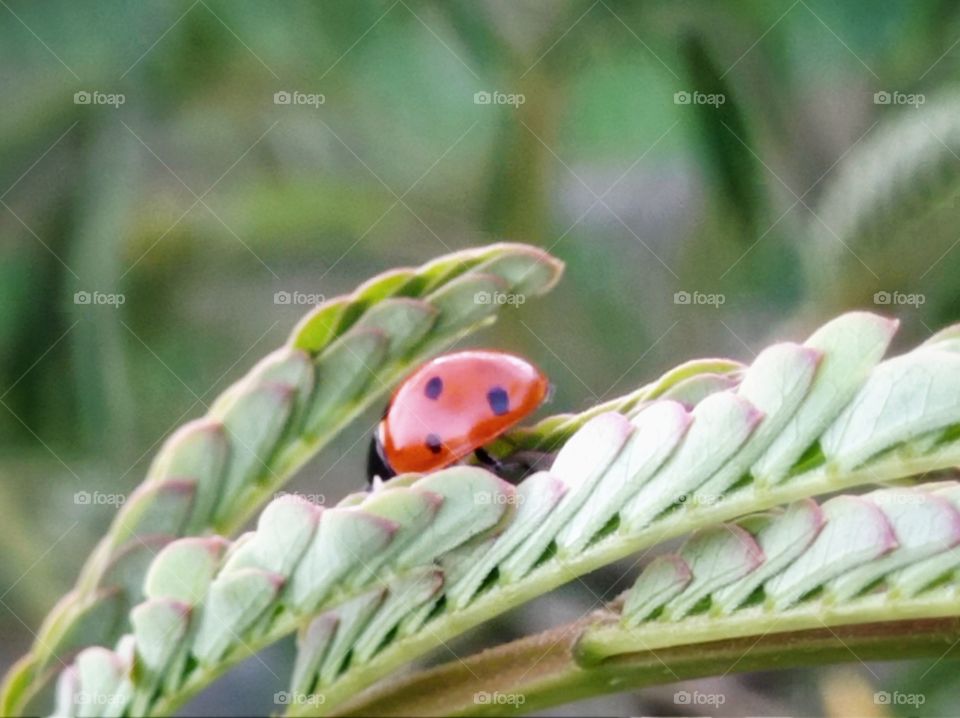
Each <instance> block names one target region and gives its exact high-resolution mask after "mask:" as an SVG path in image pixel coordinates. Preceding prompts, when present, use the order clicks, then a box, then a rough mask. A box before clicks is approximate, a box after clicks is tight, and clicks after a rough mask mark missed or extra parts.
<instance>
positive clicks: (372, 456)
mask: <svg viewBox="0 0 960 718" xmlns="http://www.w3.org/2000/svg"><path fill="white" fill-rule="evenodd" d="M375 476H378V477H380V479H382V480H383V481H386V480H387V479H389V478H392V477H393V476H396V472H395V471H394V470H393V469H392V468H390V464H388V463H387V458H386V457H385V456H384V455H383V447H382V446H381V445H380V439H379V437H377V436H374V437H373V439H371V440H370V450H369V451H368V452H367V491H370V490H371V489H372V488H373V479H374V477H375Z"/></svg>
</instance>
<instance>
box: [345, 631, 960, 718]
mask: <svg viewBox="0 0 960 718" xmlns="http://www.w3.org/2000/svg"><path fill="white" fill-rule="evenodd" d="M595 620H596V618H593V619H585V620H584V621H581V622H578V623H574V624H570V625H567V626H562V627H559V628H554V629H551V630H549V631H546V632H545V633H541V634H538V635H536V636H529V637H527V638H524V639H522V640H519V641H514V642H513V643H508V644H506V645H503V646H498V647H497V648H494V649H491V650H488V651H484V652H483V653H479V654H477V655H474V656H470V657H468V658H466V659H463V660H458V661H452V662H450V663H447V664H445V665H443V666H439V667H437V668H434V669H431V670H428V671H422V672H419V673H416V674H414V675H412V676H405V677H402V678H398V679H396V680H393V681H389V682H387V683H385V684H383V685H381V686H377V687H375V688H372V689H369V690H367V691H365V692H364V693H362V694H359V695H357V696H356V697H355V698H354V699H353V700H351V701H350V702H349V703H346V704H344V705H341V706H340V708H339V710H338V712H337V715H356V716H381V715H382V716H433V715H436V716H470V715H516V714H517V713H521V712H522V713H529V712H533V711H537V710H543V709H545V708H550V707H552V706H556V705H561V704H564V703H570V702H572V701H576V700H582V699H584V698H590V697H592V696H598V695H603V694H607V693H616V692H621V691H627V690H635V689H638V688H643V687H645V686H649V685H654V684H664V683H672V682H675V681H681V680H687V679H691V678H699V677H703V676H710V675H717V674H720V673H730V672H741V671H751V670H758V669H763V670H770V669H784V668H791V667H796V666H807V665H822V664H825V663H835V662H843V661H853V660H860V661H866V660H890V659H904V658H918V657H927V656H935V657H937V658H938V659H942V658H945V657H947V655H948V654H950V653H951V652H954V653H960V649H958V648H957V644H958V643H960V618H956V617H952V618H935V619H910V620H901V621H890V622H877V623H866V624H858V625H851V626H839V627H835V628H827V627H821V628H817V629H810V630H803V631H791V632H786V633H777V634H767V635H762V636H761V637H760V638H756V637H755V636H745V637H741V638H736V639H732V640H725V641H715V642H711V643H699V644H693V645H687V646H680V647H674V648H663V649H659V650H657V651H656V653H654V652H653V651H641V652H637V653H629V654H625V655H620V656H616V657H614V658H609V659H606V660H604V661H601V662H600V663H597V664H593V665H587V666H584V665H581V664H579V663H578V662H577V659H576V649H577V640H578V638H579V636H580V634H581V632H582V631H583V629H585V628H587V627H588V626H590V624H591V622H592V621H595ZM488 696H489V697H493V698H487V697H488Z"/></svg>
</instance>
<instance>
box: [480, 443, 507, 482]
mask: <svg viewBox="0 0 960 718" xmlns="http://www.w3.org/2000/svg"><path fill="white" fill-rule="evenodd" d="M473 455H474V456H476V457H477V461H478V462H480V463H481V464H483V465H484V466H486V467H487V468H488V469H490V470H491V471H492V472H493V473H495V474H497V475H498V476H499V475H500V474H501V472H502V471H503V462H501V461H500V459H496V458H494V457H492V456H490V453H489V452H488V451H487V450H486V449H484V448H483V447H482V446H481V447H480V448H478V449H477V450H476V451H474V452H473Z"/></svg>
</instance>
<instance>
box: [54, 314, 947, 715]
mask: <svg viewBox="0 0 960 718" xmlns="http://www.w3.org/2000/svg"><path fill="white" fill-rule="evenodd" d="M895 328H896V324H895V323H894V322H891V321H889V320H886V319H883V318H881V317H877V316H875V315H872V314H866V313H853V314H848V315H844V316H842V317H840V318H838V319H836V320H834V321H832V322H830V323H828V324H827V325H825V326H824V327H822V328H821V329H820V330H818V331H817V332H815V333H814V334H813V335H812V336H811V337H810V338H809V339H808V340H807V341H806V342H805V343H804V344H802V345H798V344H789V343H788V344H778V345H774V346H772V347H770V348H768V349H767V350H765V351H764V352H762V353H761V354H760V355H759V356H758V357H757V358H756V360H755V361H754V362H753V364H752V365H750V366H749V367H746V368H744V369H742V370H733V371H731V372H729V373H728V374H729V375H728V376H727V378H728V379H729V380H730V383H732V384H733V385H734V386H733V387H732V388H730V387H727V386H726V385H725V384H724V383H722V382H721V383H715V382H712V383H710V384H709V385H710V386H715V387H717V388H718V390H716V391H714V392H713V393H706V392H702V391H699V390H698V391H693V392H691V391H689V386H690V382H692V381H694V380H695V379H697V377H698V376H705V375H709V374H714V375H715V376H723V375H724V373H723V372H722V371H721V372H719V373H717V372H712V371H711V370H710V368H709V365H710V363H709V362H706V363H700V364H694V365H688V366H687V369H686V370H684V371H675V372H672V373H671V374H670V376H671V377H672V378H670V379H664V380H661V381H660V382H655V383H654V384H652V385H648V387H647V388H645V391H646V392H647V394H643V392H642V391H641V392H635V393H634V394H633V395H629V396H628V397H626V398H624V399H623V400H622V401H621V402H619V404H618V403H617V402H614V403H613V404H611V406H617V405H619V406H620V408H621V409H622V412H623V413H619V412H614V411H605V412H602V413H599V414H596V415H593V413H592V412H588V415H586V416H579V417H572V416H565V417H561V418H559V419H555V420H547V421H545V422H543V423H542V424H541V425H540V427H541V431H540V435H539V437H536V439H537V441H533V440H532V439H533V438H534V437H532V436H531V435H530V434H529V433H528V434H527V435H526V436H527V439H528V440H529V443H530V444H531V445H532V444H535V443H536V444H538V445H541V446H551V445H554V444H555V443H557V442H558V441H559V442H563V437H564V436H565V435H566V434H567V433H568V432H569V431H570V429H571V427H577V426H578V427H579V428H576V429H575V430H573V434H572V436H571V437H570V438H569V439H568V440H566V441H565V442H563V446H562V448H561V449H560V451H559V453H558V454H557V455H556V458H555V460H554V461H553V464H552V466H551V467H550V469H549V471H545V472H539V473H537V474H534V475H533V476H531V477H530V478H528V479H527V480H526V481H524V482H523V483H522V484H521V485H520V487H519V488H517V489H516V490H514V489H513V488H512V487H510V486H509V485H507V484H504V483H503V482H502V481H500V480H499V479H497V478H496V477H494V476H493V475H491V474H489V473H487V472H485V471H484V470H482V469H479V468H472V467H455V468H451V469H446V470H443V471H440V472H436V473H434V474H431V475H428V476H425V477H417V476H403V477H397V478H396V479H394V480H391V481H390V482H388V483H386V484H384V485H383V487H382V488H381V489H379V490H378V491H375V492H373V493H372V494H369V495H363V494H360V495H354V496H350V497H347V498H346V499H344V501H342V502H341V504H340V505H339V506H338V507H336V508H333V509H327V510H323V511H320V510H319V509H318V508H317V507H313V506H311V505H309V504H306V503H304V502H297V501H293V502H290V501H284V500H283V499H278V500H276V501H274V502H273V503H271V505H270V506H269V507H268V508H267V510H266V511H265V512H264V513H263V515H262V516H261V523H260V525H259V527H258V530H257V532H255V533H254V534H252V535H249V536H244V537H241V538H240V539H238V540H237V541H236V542H235V543H234V544H232V545H231V546H230V548H229V549H228V550H227V551H226V554H225V556H223V557H221V556H220V554H221V553H222V550H223V542H222V541H221V540H216V539H186V540H184V541H188V542H189V541H194V542H196V541H200V542H201V544H200V545H199V546H193V545H192V544H191V545H189V546H188V549H189V553H190V554H191V555H193V554H194V553H196V554H197V556H199V558H195V559H192V560H191V561H188V564H189V565H195V566H197V568H196V570H194V571H192V572H187V573H186V574H185V575H186V576H188V577H190V578H191V580H189V581H188V582H187V584H188V588H189V589H190V590H188V591H186V592H181V591H180V590H179V589H178V588H177V586H175V585H174V586H171V585H170V584H169V583H165V582H164V580H161V579H163V577H164V576H166V575H168V574H170V575H174V574H180V573H181V572H180V571H179V569H177V570H164V569H163V564H164V563H165V562H168V561H169V562H170V565H171V566H172V567H177V566H179V565H180V563H181V562H182V561H183V559H177V558H176V557H175V558H174V559H169V558H167V556H168V554H169V553H170V552H171V551H173V550H174V548H176V550H181V549H180V548H179V547H180V545H181V544H182V543H183V541H178V542H175V543H174V544H171V546H168V547H167V549H165V550H164V552H162V553H161V555H160V556H159V557H158V558H157V559H156V560H155V561H154V563H153V565H152V567H151V570H150V573H149V574H148V578H147V588H146V590H147V599H148V600H147V601H146V602H144V603H143V604H141V606H139V607H138V608H137V609H136V610H137V611H141V612H143V613H148V612H153V611H156V613H157V615H158V616H159V618H157V619H154V620H157V621H160V622H161V623H163V624H164V625H166V624H167V623H170V624H173V625H174V626H176V627H177V628H176V629H175V630H174V631H172V632H171V633H169V634H165V635H173V636H179V639H177V640H176V641H174V642H173V643H171V644H169V645H168V644H164V645H163V646H153V645H151V646H150V648H149V649H148V650H147V651H146V652H147V653H148V654H150V655H151V656H159V657H160V659H159V660H158V662H157V664H156V666H158V667H157V668H156V669H155V672H154V673H153V674H152V677H150V676H151V674H150V673H148V672H143V673H141V672H140V671H139V670H138V671H137V672H135V673H132V674H131V673H130V672H129V671H127V672H124V671H119V672H118V673H117V675H119V676H123V679H124V680H127V679H130V680H133V688H132V694H131V692H130V690H128V688H127V686H126V684H125V683H123V682H122V681H121V680H119V679H118V681H115V682H114V684H113V688H114V689H115V694H116V695H118V696H121V698H120V699H118V700H125V701H126V703H125V704H124V706H125V708H124V709H125V710H127V709H129V707H131V706H135V707H136V708H137V709H138V710H140V709H142V710H143V712H154V713H165V712H169V711H170V710H172V709H173V708H174V707H176V705H178V704H179V703H181V702H182V701H183V700H184V699H185V698H186V697H188V696H189V695H191V694H192V693H194V692H195V691H197V690H199V689H200V688H202V687H203V686H204V685H206V684H207V683H208V682H209V681H210V680H212V678H214V677H215V676H216V675H218V674H219V673H220V672H222V671H223V670H225V668H226V667H227V666H229V665H231V664H233V663H235V662H236V661H238V660H240V659H241V658H243V657H245V656H247V655H249V654H250V653H251V652H253V651H255V650H258V649H259V648H260V647H262V646H264V645H266V644H268V643H270V642H272V641H274V640H276V639H278V638H279V637H281V636H283V635H286V634H288V633H289V632H291V631H293V630H295V629H299V631H300V654H299V658H298V662H297V668H296V670H295V675H294V683H293V686H292V691H291V694H290V696H291V697H292V698H295V699H296V700H291V702H290V705H289V710H290V712H291V713H315V712H328V711H332V710H336V708H337V706H338V705H341V704H342V703H343V702H344V701H346V700H348V699H350V698H352V697H353V696H354V695H355V694H356V693H357V692H359V691H360V690H361V689H363V688H365V687H366V686H368V685H370V684H371V683H372V682H373V681H374V680H376V679H377V678H379V677H382V676H383V675H385V674H386V673H387V672H389V671H390V670H392V669H393V668H394V667H396V666H398V665H400V664H402V663H404V662H407V661H409V660H411V659H412V658H414V657H416V656H417V655H419V654H421V653H422V652H424V651H425V650H427V649H429V648H432V647H434V646H436V645H439V644H440V643H441V642H443V641H445V640H447V639H449V638H452V637H453V636H455V635H457V634H459V633H462V632H463V631H465V630H467V629H468V628H470V627H472V626H474V625H476V624H477V623H479V622H481V621H483V620H485V619H487V618H489V617H491V616H494V615H497V614H499V613H502V612H503V611H506V610H508V609H510V608H512V607H514V606H516V605H519V604H521V603H523V602H525V601H527V600H529V599H531V598H533V597H535V596H536V595H539V594H542V593H544V592H546V591H548V590H550V589H551V588H553V587H555V586H557V585H560V584H562V583H564V582H566V581H568V580H571V579H572V578H573V577H575V576H577V575H581V574H583V573H586V572H588V571H590V570H592V569H594V568H596V567H598V566H602V565H604V564H606V563H609V562H611V561H614V560H616V559H619V558H623V557H625V556H628V555H630V554H631V553H633V552H635V551H636V550H638V549H640V548H643V547H646V546H650V545H652V544H654V543H657V542H659V541H662V540H664V539H666V538H669V537H672V536H677V535H681V534H684V533H688V532H690V531H694V530H697V529H702V528H703V527H705V526H708V525H711V524H714V523H717V522H721V521H729V520H730V519H733V518H736V517H739V516H744V515H746V514H748V513H751V512H753V511H757V510H761V509H765V508H769V507H772V506H775V505H778V504H785V503H789V502H793V501H796V500H798V499H801V498H804V497H808V496H813V495H817V494H822V493H830V492H835V491H837V490H838V489H842V488H844V487H849V486H855V485H862V484H867V483H874V482H883V481H890V480H895V479H903V478H908V477H912V476H916V475H918V474H921V473H923V472H926V471H933V470H938V469H943V468H946V467H949V466H953V465H955V464H957V463H958V461H960V443H958V441H957V438H958V432H957V431H956V428H957V426H958V425H960V353H957V352H956V351H955V348H956V347H955V346H954V343H955V342H954V341H953V339H952V337H953V336H954V332H952V331H947V332H944V333H941V334H940V335H937V336H936V337H934V338H933V339H932V340H931V341H930V342H928V343H927V344H925V345H923V346H921V347H919V348H917V349H915V350H913V351H911V352H909V353H907V354H904V355H902V356H899V357H895V358H893V359H890V360H887V361H881V359H882V356H883V354H884V352H885V350H886V348H887V346H888V344H889V342H890V339H891V338H892V335H893V333H894V331H895ZM721 366H722V364H721ZM721 387H722V388H721ZM671 394H672V396H671ZM704 394H705V396H704ZM650 397H655V398H650ZM678 397H679V398H683V399H684V401H690V399H691V397H695V398H696V401H697V403H695V404H694V403H693V402H692V401H690V403H682V402H681V401H678V400H677V398H678ZM627 407H629V408H627ZM543 427H547V428H546V429H544V428H543ZM552 432H556V434H557V435H556V436H551V433H552ZM745 525H746V526H752V524H751V523H750V522H747V524H745ZM725 533H727V532H725ZM733 533H734V534H737V535H738V536H739V538H742V539H743V542H742V543H738V544H730V543H729V541H728V542H727V544H725V546H727V549H726V550H727V551H728V552H729V553H730V555H731V556H733V558H731V559H730V560H729V561H726V562H725V563H724V562H721V564H722V565H721V568H723V569H724V570H725V571H727V573H725V574H724V575H725V576H727V577H728V578H731V580H733V579H742V578H743V579H744V580H746V579H745V578H744V577H746V576H748V575H750V574H752V575H753V576H754V579H755V578H756V576H758V575H759V576H762V575H764V574H763V568H762V567H763V565H764V559H763V556H764V554H762V551H761V550H760V549H758V548H757V547H758V546H760V544H759V543H758V542H757V541H756V540H755V539H751V540H747V537H748V535H749V533H750V532H749V529H748V528H744V527H739V528H738V529H737V531H734V532H733ZM880 533H881V534H882V532H880ZM710 536H711V534H709V533H708V534H706V538H703V537H698V539H697V541H698V542H699V543H698V544H695V545H700V544H705V545H711V544H710V541H709V540H708V539H710ZM723 538H725V537H724V536H721V539H723ZM888 539H889V537H888ZM877 540H879V539H877ZM751 541H752V543H751ZM891 545H892V544H891ZM731 546H732V548H731ZM738 547H740V548H741V549H742V550H740V551H739V552H738V550H737V549H738ZM747 549H749V550H747ZM701 550H706V549H701ZM218 552H219V553H218ZM206 557H209V558H206ZM691 560H692V559H691ZM693 563H694V564H696V565H698V566H699V565H702V566H709V565H710V563H711V562H709V561H703V560H700V561H693ZM212 565H216V566H217V568H216V569H215V570H214V571H211V570H210V568H209V567H210V566H212ZM686 567H687V569H686V570H683V569H682V566H681V564H680V563H679V562H674V563H670V564H667V565H666V567H665V568H660V569H658V571H659V572H660V573H659V574H657V575H658V576H659V578H658V581H660V583H657V584H656V586H660V587H661V588H659V589H658V590H655V591H653V594H655V595H657V596H659V595H665V594H664V591H666V593H669V591H670V590H672V589H669V587H670V586H673V585H674V583H676V582H678V581H679V580H680V578H683V577H685V576H686V577H693V576H694V575H695V574H694V568H696V566H694V567H691V564H690V563H689V562H687V563H686ZM671 568H672V569H674V570H673V572H672V573H671ZM704 571H706V569H704ZM757 571H760V573H755V572H757ZM664 576H665V578H664ZM193 577H200V578H199V579H197V580H196V581H195V580H194V578H193ZM700 577H701V579H702V580H700V581H697V580H696V579H695V578H690V580H689V582H688V583H687V584H685V585H686V586H689V587H693V588H692V589H690V590H691V591H692V593H688V594H677V596H671V598H676V599H677V605H676V606H674V608H673V609H672V610H673V611H675V612H676V613H677V615H680V614H683V615H686V613H684V611H685V612H687V613H688V612H689V610H690V609H692V608H696V607H697V605H698V602H699V601H700V600H701V599H702V598H703V597H705V596H707V595H709V594H710V593H711V592H712V591H714V590H719V588H720V586H719V584H718V583H717V580H716V579H715V577H711V576H706V577H704V574H703V573H702V572H700ZM204 581H205V582H206V584H205V585H206V589H205V595H204V596H203V597H202V598H198V594H197V593H194V592H192V591H193V589H194V588H196V587H197V586H198V585H200V583H203V582H204ZM671 581H673V582H674V583H671ZM727 583H728V584H729V583H730V582H729V581H728V582H727ZM661 584H663V585H666V586H668V589H662V586H661ZM790 585H791V586H793V588H792V589H791V591H786V589H784V596H787V595H788V594H789V595H792V594H795V593H796V592H797V590H800V589H802V588H803V585H804V584H803V582H802V581H800V582H799V583H797V582H793V583H791V584H790ZM656 586H655V587H656ZM797 586H800V589H798V588H797ZM846 590H848V591H849V590H850V589H849V588H847V589H846ZM658 591H659V592H658ZM678 596H682V598H678ZM641 598H642V596H641ZM734 598H736V596H734V597H732V598H729V599H728V600H729V601H730V602H734ZM158 600H159V601H161V603H162V604H163V605H164V608H162V609H160V608H151V607H150V602H151V601H154V602H156V601H158ZM784 600H787V599H784ZM791 600H793V599H791ZM638 602H639V603H638ZM647 603H649V600H648V601H647ZM158 605H159V604H158ZM636 605H640V606H641V607H642V606H644V605H646V604H644V603H643V601H641V600H640V599H635V600H634V602H633V603H631V606H632V607H633V606H636ZM785 605H789V602H788V604H785ZM144 606H147V608H144ZM631 615H633V614H631ZM178 617H179V618H178ZM138 624H139V625H140V626H141V627H140V629H139V633H138V632H137V630H136V626H137V625H138ZM147 624H149V625H147ZM151 629H155V626H153V625H152V623H151V621H149V620H146V619H143V620H140V621H139V622H138V623H136V622H135V632H134V634H133V636H134V638H133V640H132V641H130V640H129V639H124V640H122V641H121V643H120V645H119V646H118V649H117V650H116V651H114V652H113V655H114V656H115V658H114V659H113V660H114V663H116V662H117V661H120V662H121V663H122V661H123V660H124V655H125V654H124V653H123V650H128V651H129V648H128V646H129V645H130V644H131V643H132V655H136V656H140V655H141V653H142V651H141V648H140V646H141V644H143V643H144V642H145V641H149V640H151V638H150V637H151V636H153V635H156V634H157V633H159V632H160V631H158V630H151ZM120 649H123V650H120ZM97 655H100V654H97ZM143 661H144V662H145V659H143ZM140 662H141V661H140V660H138V662H137V665H138V666H139V665H140ZM79 665H80V661H79V660H78V662H77V666H78V667H79ZM111 665H113V664H111ZM123 665H127V666H128V668H129V666H130V665H131V664H130V663H126V664H123ZM160 665H162V666H163V668H162V670H161V669H160V668H159V666H160ZM65 675H68V674H65ZM72 675H73V676H74V677H68V678H63V679H62V680H63V681H64V685H65V687H64V689H63V694H64V695H67V696H69V695H71V694H70V692H69V689H70V688H71V686H73V687H74V688H75V689H76V690H77V691H79V692H80V694H81V695H84V694H85V693H84V692H85V690H86V688H85V686H86V683H85V682H84V681H83V677H82V676H80V682H79V684H75V675H76V674H72ZM97 675H98V676H99V675H100V674H97ZM131 676H133V678H131ZM91 680H93V679H91ZM72 681H73V682H72ZM91 685H92V684H91ZM98 690H101V689H100V688H98ZM72 695H76V692H75V693H74V694H72ZM130 696H132V697H130ZM301 699H302V700H301ZM69 705H70V703H69V701H68V703H67V704H66V706H65V707H69Z"/></svg>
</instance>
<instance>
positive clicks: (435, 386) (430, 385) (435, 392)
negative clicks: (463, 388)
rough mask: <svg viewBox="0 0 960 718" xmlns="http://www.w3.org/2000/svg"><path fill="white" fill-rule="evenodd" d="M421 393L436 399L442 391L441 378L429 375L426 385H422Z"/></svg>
mask: <svg viewBox="0 0 960 718" xmlns="http://www.w3.org/2000/svg"><path fill="white" fill-rule="evenodd" d="M423 393H424V394H426V395H427V398H428V399H436V398H437V397H439V396H440V394H442V393H443V379H441V378H440V377H438V376H434V377H430V381H428V382H427V386H426V387H424V390H423Z"/></svg>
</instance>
